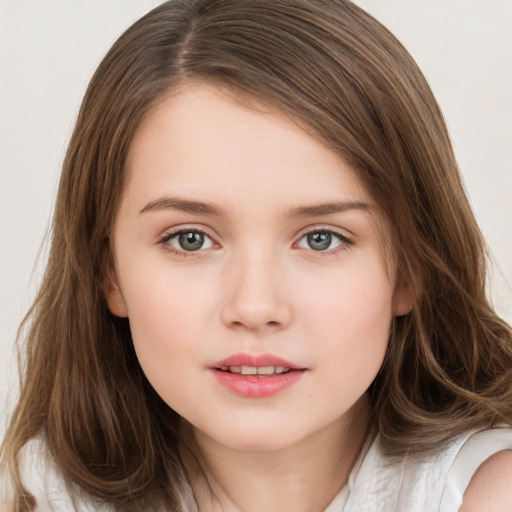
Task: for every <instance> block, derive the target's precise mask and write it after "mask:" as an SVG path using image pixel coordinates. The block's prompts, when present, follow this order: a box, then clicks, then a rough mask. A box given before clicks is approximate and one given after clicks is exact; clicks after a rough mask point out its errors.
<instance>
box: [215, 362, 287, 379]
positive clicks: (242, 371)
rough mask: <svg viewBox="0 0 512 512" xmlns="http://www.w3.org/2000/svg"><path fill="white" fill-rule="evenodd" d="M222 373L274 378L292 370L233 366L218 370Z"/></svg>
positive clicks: (278, 367)
mask: <svg viewBox="0 0 512 512" xmlns="http://www.w3.org/2000/svg"><path fill="white" fill-rule="evenodd" d="M218 370H220V371H221V372H229V373H235V374H238V375H256V376H258V377H272V376H274V375H282V374H283V373H288V372H290V371H292V369H291V368H286V367H285V366H245V365H233V366H222V367H221V368H218Z"/></svg>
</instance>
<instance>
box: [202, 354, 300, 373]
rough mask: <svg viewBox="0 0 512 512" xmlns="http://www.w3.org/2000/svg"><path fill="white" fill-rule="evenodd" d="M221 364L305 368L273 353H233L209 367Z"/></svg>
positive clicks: (221, 365)
mask: <svg viewBox="0 0 512 512" xmlns="http://www.w3.org/2000/svg"><path fill="white" fill-rule="evenodd" d="M223 366H284V367H285V368H291V369H292V370H305V368H304V367H301V366H299V365H297V364H295V363H292V362H290V361H287V360H286V359H283V358H281V357H278V356H275V355H274V354H254V355H253V354H243V353H242V354H233V355H232V356H229V357H227V358H226V359H223V360H222V361H219V362H218V363H215V364H214V365H212V366H211V368H214V369H221V368H222V367H223Z"/></svg>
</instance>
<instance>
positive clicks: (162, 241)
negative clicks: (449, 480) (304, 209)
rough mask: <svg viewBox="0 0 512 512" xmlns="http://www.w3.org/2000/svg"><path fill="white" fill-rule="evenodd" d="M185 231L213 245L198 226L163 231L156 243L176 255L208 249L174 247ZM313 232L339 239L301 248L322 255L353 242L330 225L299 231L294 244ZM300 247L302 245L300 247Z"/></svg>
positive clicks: (336, 251)
mask: <svg viewBox="0 0 512 512" xmlns="http://www.w3.org/2000/svg"><path fill="white" fill-rule="evenodd" d="M187 233H196V234H200V235H202V236H204V237H206V238H207V239H209V240H210V241H211V243H212V244H213V245H215V242H214V241H213V238H212V237H211V236H210V235H209V234H208V233H207V232H206V230H203V229H200V228H197V227H193V228H192V227H191V228H187V227H185V228H179V229H176V230H173V231H171V232H168V233H165V234H164V235H163V236H161V237H160V238H159V239H158V240H157V245H161V246H163V248H164V249H165V250H166V251H169V252H171V253H173V254H175V255H177V256H181V257H184V258H186V257H190V256H193V255H194V254H195V253H200V252H202V251H204V250H206V249H209V247H208V248H206V249H203V248H202V247H201V248H199V249H197V250H195V251H193V250H192V251H187V250H184V249H178V248H176V247H174V246H173V245H171V244H170V243H169V242H170V241H171V240H172V239H173V238H175V237H178V236H179V235H182V234H187ZM314 234H328V235H331V236H334V237H335V238H337V239H338V240H339V242H340V243H339V245H338V246H336V247H334V248H333V249H325V250H315V249H313V248H311V247H310V248H303V249H306V250H310V251H312V252H313V253H318V254H319V255H324V256H330V255H335V254H337V253H338V252H340V251H345V250H347V248H348V247H349V246H351V245H353V244H354V242H353V241H352V240H351V239H350V238H348V237H347V236H346V235H344V234H342V233H341V232H340V231H338V230H336V229H333V228H331V227H329V228H322V227H315V228H314V229H310V230H308V231H305V232H303V233H301V235H300V237H299V239H298V241H297V242H295V244H294V245H297V244H299V243H300V242H301V240H303V239H305V238H306V237H307V236H309V235H314ZM301 249H302V247H301Z"/></svg>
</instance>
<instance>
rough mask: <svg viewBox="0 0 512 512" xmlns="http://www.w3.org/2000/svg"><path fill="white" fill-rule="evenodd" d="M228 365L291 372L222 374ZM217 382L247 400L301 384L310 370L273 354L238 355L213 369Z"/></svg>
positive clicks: (224, 360)
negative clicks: (299, 382)
mask: <svg viewBox="0 0 512 512" xmlns="http://www.w3.org/2000/svg"><path fill="white" fill-rule="evenodd" d="M226 366H256V367H262V366H281V367H285V368H289V369H290V371H289V372H287V373H282V374H278V375H269V376H263V375H242V374H239V373H230V372H228V371H222V368H223V367H226ZM210 370H211V371H212V373H213V375H214V377H215V379H216V380H217V382H219V383H220V384H222V385H223V386H224V387H226V388H228V389H229V390H230V391H231V392H233V393H234V394H236V395H239V396H243V397H247V398H265V397H269V396H272V395H275V394H277V393H280V392H281V391H284V390H285V389H286V388H289V387H290V386H292V385H293V384H295V383H297V382H298V381H299V380H300V379H301V378H302V376H303V375H304V373H305V371H306V370H307V368H304V367H301V366H299V365H297V364H295V363H292V362H290V361H287V360H285V359H283V358H281V357H278V356H275V355H273V354H258V355H252V354H234V355H232V356H230V357H227V358H226V359H223V360H222V361H219V362H218V363H215V364H214V365H212V366H211V367H210Z"/></svg>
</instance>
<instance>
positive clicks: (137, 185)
mask: <svg viewBox="0 0 512 512" xmlns="http://www.w3.org/2000/svg"><path fill="white" fill-rule="evenodd" d="M379 222H381V223H382V219H380V218H379V212H378V209H377V208H376V206H375V205H374V204H373V203H372V199H371V198H370V197H369V196H368V195H367V194H366V193H365V191H364V190H363V189H362V187H361V186H360V184H359V183H358V181H357V179H356V177H355V175H354V173H353V172H352V170H351V169H350V168H349V167H348V166H347V165H346V164H344V162H343V161H342V160H341V159H340V158H339V157H338V156H337V155H335V154H334V153H332V152H331V151H330V150H328V149H327V148H326V147H325V146H323V145H322V144H321V143H320V142H318V141H317V140H315V139H314V138H312V137H311V136H310V135H308V134H307V133H305V132H304V131H303V130H301V129H300V128H298V127H297V126H296V125H295V124H294V123H292V122H291V121H290V120H289V119H288V118H286V117H284V116H283V115H281V114H279V113H277V112H275V111H272V110H271V109H265V108H264V107H262V106H260V107H259V108H257V109H256V108H251V107H249V106H247V105H246V104H244V103H243V102H240V101H237V100H236V99H235V98H234V97H233V96H232V95H231V96H230V95H229V94H228V93H227V92H223V91H221V90H219V89H215V88H213V87H206V86H200V85H196V86H189V87H188V88H184V89H182V90H181V91H180V92H179V93H176V94H174V95H172V96H170V97H168V98H167V99H166V100H165V101H164V102H162V103H161V104H159V106H158V107H157V108H156V109H155V110H154V111H153V112H152V113H151V114H150V115H149V116H148V117H147V118H146V119H145V121H144V122H143V124H142V125H141V126H140V128H139V130H138V132H137V134H136V136H135V139H134V141H133V144H132V147H131V153H130V159H129V169H128V177H127V183H126V188H125V190H124V195H123V198H122V201H121V204H120V207H119V211H118V215H117V218H116V222H115V227H114V260H115V269H113V280H114V282H115V284H116V286H115V288H113V289H112V290H111V291H110V293H109V295H108V302H109V307H110V309H111V311H112V312H113V313H114V314H115V315H117V316H125V317H128V318H129V322H130V327H131V332H132V336H133V343H134V346H135V350H136V352H137V356H138V358H139V361H140V364H141V366H142V368H143V370H144V372H145V374H146V375H147V378H148V379H149V381H150V382H151V384H152V385H153V386H154V388H155V390H156V391H157V392H158V393H159V395H160V396H161V397H162V398H163V400H164V401H165V402H166V403H167V404H168V405H169V406H170V407H172V408H173V409H174V410H175V411H177V412H178V413H179V414H180V415H181V416H182V417H184V418H185V419H186V420H188V421H189V422H190V423H191V424H192V426H193V427H194V429H196V432H197V433H200V434H201V435H203V436H205V437H207V438H209V439H212V440H215V441H216V442H217V443H220V444H221V445H224V446H227V447H230V448H234V449H259V450H265V449H269V450H270V449H278V448H282V447H285V446H288V445H292V444H293V443H297V442H299V441H301V440H303V439H305V438H307V437H308V436H314V435H315V434H317V433H320V432H322V431H323V430H324V429H326V428H327V427H329V426H331V425H336V424H342V423H349V422H350V421H352V419H353V418H352V416H353V413H354V404H356V402H358V400H359V399H360V398H361V396H363V395H364V393H365V390H366V389H367V388H368V386H369V385H370V383H371V382H372V380H373V379H374V377H375V376H376V374H377V372H378V370H379V368H380V366H381V363H382V361H383V357H384V354H385V351H386V347H387V343H388V338H389V330H390V323H391V320H392V317H393V315H395V314H400V313H403V309H404V307H406V306H405V302H406V301H405V299H404V297H403V296H402V295H403V294H401V293H400V292H398V293H397V292H395V290H394V288H395V287H394V271H393V267H394V266H393V265H392V264H390V263H389V262H388V264H385V263H384V258H383V254H382V249H381V247H382V245H383V240H382V236H383V234H382V230H376V228H375V226H376V224H379ZM379 233H380V234H379Z"/></svg>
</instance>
